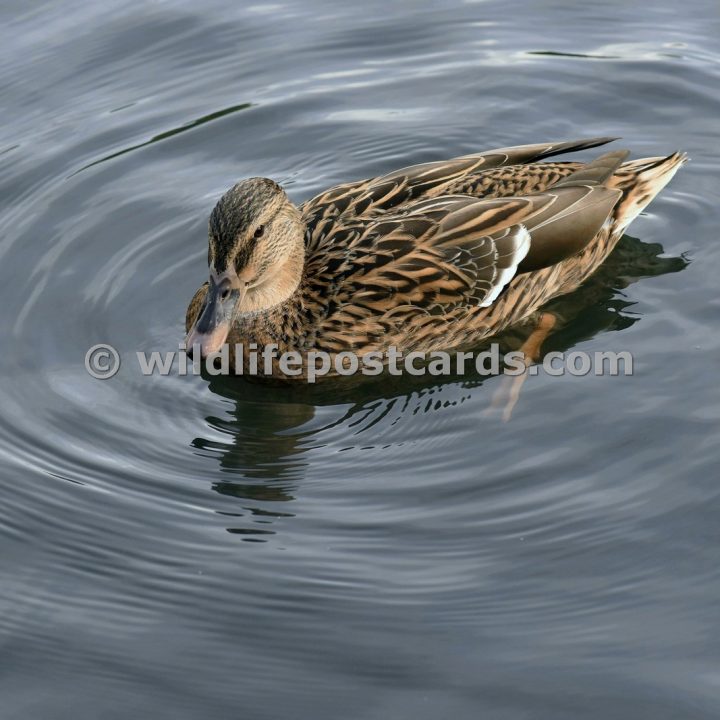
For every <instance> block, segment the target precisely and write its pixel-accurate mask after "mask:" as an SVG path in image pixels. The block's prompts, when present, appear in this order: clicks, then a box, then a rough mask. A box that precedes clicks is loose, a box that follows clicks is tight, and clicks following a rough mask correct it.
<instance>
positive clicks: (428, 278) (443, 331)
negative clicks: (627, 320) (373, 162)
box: [187, 138, 684, 354]
mask: <svg viewBox="0 0 720 720" xmlns="http://www.w3.org/2000/svg"><path fill="white" fill-rule="evenodd" d="M608 141H609V138H595V139H591V140H583V141H577V142H569V143H559V144H541V145H528V146H520V147H515V148H506V149H501V150H494V151H490V152H486V153H481V154H477V155H470V156H466V157H461V158H456V159H454V160H449V161H446V162H436V163H427V164H424V165H416V166H413V167H409V168H405V169H402V170H398V171H396V172H393V173H390V174H389V175H385V176H382V177H378V178H373V179H370V180H365V181H361V182H353V183H348V184H345V185H340V186H337V187H334V188H331V189H329V190H328V191H326V192H325V193H322V194H320V195H318V196H316V197H314V198H312V199H311V200H308V201H307V202H305V203H303V204H302V205H301V206H300V207H299V208H298V209H297V210H299V212H297V210H296V209H295V208H294V206H292V204H291V203H290V202H289V201H288V200H287V198H286V197H285V195H284V193H283V192H282V190H281V189H280V188H279V186H277V185H275V183H273V182H272V181H268V180H264V179H255V180H253V181H245V183H240V184H239V185H238V186H236V188H235V189H233V191H231V192H230V193H228V195H226V196H225V197H224V198H223V199H222V200H221V201H220V202H219V203H218V206H217V207H216V209H215V210H214V211H213V213H212V215H211V222H210V261H211V267H214V269H215V270H216V271H218V272H220V271H223V270H225V269H226V265H227V264H228V263H233V262H234V263H235V269H236V270H237V271H238V272H241V271H242V270H243V264H244V263H247V262H249V261H248V257H249V256H250V254H251V253H252V252H255V249H254V247H255V245H254V244H255V243H257V242H261V243H268V244H270V243H273V242H274V243H275V247H274V249H273V253H274V254H270V255H267V257H273V258H279V257H280V256H281V250H282V247H283V242H284V240H283V238H285V237H287V238H289V237H290V236H291V234H292V232H298V233H299V232H302V233H303V234H304V241H303V245H304V247H301V249H300V251H299V253H300V255H299V257H298V258H297V259H296V260H295V261H294V262H295V263H296V264H297V265H299V266H300V267H298V268H297V278H298V280H297V281H296V282H297V287H296V288H295V289H294V291H293V292H291V293H290V294H288V296H287V297H286V298H284V299H282V300H281V301H280V302H278V303H277V304H272V305H271V306H270V307H260V308H256V309H254V310H253V311H252V312H243V311H242V308H241V309H240V311H239V312H236V313H235V314H234V315H233V318H232V326H231V328H230V331H229V335H228V338H227V341H228V342H229V343H231V344H234V343H243V344H244V345H245V346H246V348H247V347H248V345H249V343H256V344H257V345H258V346H262V345H264V344H267V343H277V344H278V346H279V350H280V352H282V351H285V350H299V351H301V352H305V351H308V350H324V351H327V352H329V353H338V352H341V351H345V350H352V351H354V352H356V353H358V354H363V353H367V352H370V351H378V350H379V351H384V350H386V349H387V348H388V347H389V346H391V345H393V346H395V347H397V348H398V350H401V351H403V352H405V353H407V352H410V351H413V350H418V351H424V352H428V351H432V350H450V349H453V348H459V347H469V346H472V345H473V344H475V343H477V342H479V341H480V340H482V339H484V338H486V337H488V336H490V335H493V334H495V333H498V332H500V331H501V330H503V329H504V328H506V327H507V326H509V325H512V324H514V323H517V322H518V321H520V320H522V319H523V318H525V317H527V316H528V315H529V314H531V313H532V312H534V311H535V310H537V309H538V308H539V307H540V306H541V305H543V304H544V303H545V302H547V301H548V300H550V299H551V298H553V297H555V296H556V295H559V294H562V293H567V292H570V291H571V290H573V289H575V288H576V287H577V286H578V285H579V284H580V283H581V282H582V281H583V280H584V279H585V278H587V277H588V276H589V275H590V274H591V273H592V272H593V271H594V270H595V269H596V268H597V266H598V265H599V264H600V263H601V262H602V261H603V260H604V259H605V257H607V255H608V253H609V252H610V251H611V250H612V248H613V247H614V245H615V243H616V242H617V240H618V239H619V237H620V236H621V235H622V233H623V231H624V229H625V228H626V227H627V225H628V224H629V223H630V222H631V221H632V219H633V218H634V217H635V216H636V215H637V214H638V213H639V212H640V210H642V208H643V207H644V206H645V205H647V203H649V202H650V200H652V198H653V197H654V196H655V195H656V194H657V193H658V192H659V191H660V190H661V189H662V187H664V185H665V184H666V183H667V182H668V181H669V180H670V178H671V177H672V175H673V174H674V172H675V171H676V170H677V168H678V167H679V166H680V165H681V164H682V162H683V161H684V156H682V155H679V154H677V153H676V154H674V155H670V156H669V157H667V158H646V159H643V160H635V161H631V162H623V161H624V159H625V156H626V153H623V152H615V153H608V154H606V155H603V156H602V157H600V158H598V159H596V160H595V161H593V162H592V163H589V164H585V163H579V162H552V161H551V162H544V160H545V159H546V158H549V157H552V156H555V155H558V154H561V153H564V152H569V151H573V150H582V149H587V148H592V147H596V146H598V145H602V144H604V143H605V142H608ZM268 205H272V206H273V207H274V208H275V210H273V212H276V211H277V212H278V213H281V214H282V213H285V214H284V215H282V218H281V219H282V223H283V224H281V225H277V227H279V228H280V230H276V231H273V232H275V233H276V234H277V237H275V238H274V239H273V238H272V237H268V238H265V239H262V240H259V241H257V240H252V238H251V236H250V235H249V234H248V232H249V230H248V228H249V229H250V230H252V227H253V223H255V222H257V221H258V218H261V217H262V216H263V213H264V210H263V208H264V207H265V206H268ZM277 208H280V209H279V210H277ZM268 212H269V211H268ZM293 213H295V214H293ZM278 222H279V221H278ZM293 223H295V224H296V225H297V228H296V229H295V230H293V228H294V227H295V226H294V225H293ZM260 232H262V228H260ZM243 233H245V234H243ZM249 238H250V239H249ZM287 242H288V243H289V242H290V241H289V240H288V241H287ZM288 247H289V245H288ZM278 248H280V250H278ZM261 249H262V252H260V250H257V255H258V257H260V256H261V255H262V253H265V252H266V249H265V247H264V246H262V248H261ZM267 252H268V253H269V252H270V251H269V250H268V251H267ZM278 253H280V254H278ZM263 257H264V256H263ZM257 263H258V264H259V265H262V263H263V261H262V260H260V259H259V260H258V261H257ZM265 265H267V263H265ZM263 272H265V270H263ZM207 287H208V286H207V283H206V284H205V285H204V286H203V287H201V288H200V290H198V292H197V293H196V294H195V296H194V297H193V299H192V301H191V303H190V306H189V308H188V312H187V327H188V329H189V328H191V327H192V326H193V325H194V324H195V322H196V320H197V319H198V317H199V315H200V314H201V312H202V311H203V306H204V304H205V302H206V294H207Z"/></svg>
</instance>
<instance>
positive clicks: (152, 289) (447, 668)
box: [0, 0, 720, 720]
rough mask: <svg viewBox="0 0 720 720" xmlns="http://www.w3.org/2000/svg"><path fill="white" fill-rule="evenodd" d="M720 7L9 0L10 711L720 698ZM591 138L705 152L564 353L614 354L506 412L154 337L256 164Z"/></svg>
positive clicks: (299, 165)
mask: <svg viewBox="0 0 720 720" xmlns="http://www.w3.org/2000/svg"><path fill="white" fill-rule="evenodd" d="M718 37H720V7H718V5H717V3H716V2H713V1H711V0H692V1H691V2H686V3H682V4H681V5H678V4H677V3H674V2H670V0H661V1H660V2H656V3H644V2H643V3H640V2H637V3H635V2H630V3H629V2H627V0H606V1H604V2H602V3H589V2H583V3H581V2H570V1H569V0H566V1H562V0H555V1H553V0H548V1H547V2H541V1H540V0H534V1H532V0H531V1H529V2H518V3H507V2H500V1H499V0H488V1H486V2H468V3H464V4H462V3H457V4H453V3H449V2H448V3H420V2H417V3H410V2H394V3H389V2H375V0H372V1H371V2H363V3H360V2H356V3H338V2H322V1H320V0H313V2H300V0H289V1H288V2H286V1H284V0H281V1H280V2H278V3H273V4H266V5H264V4H256V5H246V4H245V3H238V2H230V0H210V1H209V2H202V3H199V2H190V1H189V0H187V1H185V0H169V1H168V2H148V3H132V2H128V1H126V0H107V1H106V0H103V2H102V3H88V2H79V1H76V0H64V1H63V2H32V1H31V2H27V1H26V0H22V1H20V0H6V1H5V2H4V3H3V4H2V6H0V67H1V68H2V73H1V74H0V100H1V103H2V104H1V106H0V107H1V108H2V127H1V128H0V288H1V292H2V313H0V328H1V331H2V332H1V337H2V340H3V345H2V347H3V352H2V354H1V355H0V408H2V420H1V421H0V458H1V459H2V483H1V484H0V542H1V544H0V569H1V572H2V575H1V576H0V577H1V582H0V718H2V720H10V719H13V720H14V719H15V718H17V719H21V720H36V719H37V720H44V719H45V718H50V719H52V720H57V719H64V718H72V719H73V720H83V719H85V718H88V719H91V718H92V719H94V718H109V719H111V718H123V719H124V718H153V720H163V719H165V718H167V719H172V720H181V719H184V718H253V719H256V718H259V719H268V720H270V719H277V718H288V719H290V718H301V719H303V720H304V719H305V718H313V719H317V720H324V719H326V718H327V719H333V720H334V719H336V718H343V719H345V718H347V719H352V720H356V719H357V720H360V719H362V720H365V719H367V720H370V719H372V720H375V719H378V718H379V719H384V718H388V719H392V720H401V719H402V718H412V720H424V719H425V718H427V719H428V720H435V719H436V718H438V717H458V718H492V719H498V720H520V719H527V718H533V720H534V719H538V718H539V719H541V720H545V719H547V720H563V719H565V718H567V719H568V720H577V718H602V719H603V720H606V719H608V718H612V719H613V720H618V719H621V718H628V719H632V720H638V719H639V718H652V720H662V719H664V718H668V719H672V720H676V719H677V718H683V719H684V720H687V719H694V718H716V717H718V714H719V712H720V711H719V710H718V706H719V704H720V639H719V638H720V633H719V632H718V630H719V627H718V626H719V623H720V611H719V608H718V597H719V596H720V567H719V564H718V542H719V541H720V531H719V530H718V528H719V527H720V525H719V523H718V513H719V512H720V487H719V486H718V465H719V463H718V460H719V459H720V451H719V449H718V421H720V389H719V387H718V380H717V378H718V358H719V357H720V354H719V353H720V334H719V332H718V331H719V330H720V313H719V312H718V311H719V310H720V302H719V301H718V292H717V287H718V286H717V283H718V277H719V276H720V242H719V239H718V230H717V225H718V221H719V220H720V213H719V212H718V200H719V199H720V198H719V193H718V166H719V165H720V143H719V142H718V135H719V133H718V130H719V129H720V128H719V126H718V122H719V120H718V118H720V47H719V44H718ZM608 134H612V135H619V136H622V137H623V141H622V146H623V147H628V148H630V149H631V150H632V151H633V154H634V156H635V157H641V156H645V155H659V154H666V153H669V152H671V151H673V150H676V149H680V150H684V151H687V152H688V153H689V154H690V156H691V158H692V162H691V163H690V164H688V165H687V166H686V167H685V168H683V169H682V170H681V171H680V172H679V173H678V175H677V176H676V177H675V179H674V180H673V181H672V183H671V185H670V186H669V187H668V188H667V189H666V190H665V191H664V192H663V193H662V195H661V196H660V197H659V198H658V199H657V200H656V201H655V202H653V203H652V205H651V206H650V207H649V209H648V210H647V211H646V212H645V213H644V214H643V215H642V216H641V217H640V218H638V219H637V220H636V221H635V222H634V223H633V225H632V227H631V229H630V233H631V235H630V236H627V237H625V238H624V239H623V241H622V243H621V245H620V247H619V248H618V250H617V251H616V252H615V253H614V254H613V256H612V257H611V258H610V259H609V260H608V262H607V264H606V265H605V266H604V267H603V268H602V270H601V271H600V272H598V273H597V274H596V275H595V276H594V277H593V278H592V279H591V280H590V281H588V283H586V285H585V286H584V287H583V288H581V289H580V290H578V291H577V292H576V293H573V294H572V295H570V296H568V297H566V298H563V299H562V300H560V301H559V302H558V303H556V309H557V311H558V314H559V316H560V317H561V318H562V319H563V321H562V322H561V323H560V325H559V326H558V329H557V331H556V332H554V334H553V335H552V337H551V338H550V339H549V340H548V342H547V343H546V344H545V346H544V350H546V351H549V350H565V351H567V350H582V351H585V352H595V351H611V352H612V351H615V352H620V351H628V352H631V353H632V354H633V356H634V358H635V366H634V374H633V375H632V376H631V377H612V376H602V377H596V376H594V375H589V376H586V377H573V376H570V375H566V376H563V377H550V376H548V375H546V374H543V373H541V374H539V375H538V376H537V377H532V378H530V379H529V380H528V381H527V383H526V384H525V386H524V388H523V391H522V394H521V396H520V400H519V402H518V405H517V407H516V408H515V411H514V414H513V417H512V419H511V421H510V422H509V423H502V422H500V421H499V419H498V417H497V416H495V415H493V414H492V413H491V414H488V413H487V412H486V410H487V408H488V407H489V406H490V404H491V402H492V397H493V394H494V392H495V391H496V389H497V387H498V385H499V383H500V380H501V379H500V378H482V377H475V378H472V377H468V378H460V379H457V378H456V379H454V380H453V379H446V380H445V381H444V382H439V381H438V380H437V379H432V378H427V379H424V380H422V381H413V382H412V383H411V382H408V381H406V380H395V379H392V378H391V379H384V380H381V381H380V382H374V383H372V384H371V385H361V386H351V385H350V384H348V385H347V387H344V386H343V385H340V387H335V388H333V389H332V390H329V389H327V388H323V387H322V386H319V387H317V388H314V389H312V388H310V389H307V388H295V389H282V388H267V387H263V386H259V385H257V384H253V383H248V382H246V381H244V380H242V379H237V378H235V379H233V378H225V379H213V378H209V377H207V376H206V377H192V376H188V377H184V378H183V377H178V376H177V375H173V376H170V377H160V376H154V377H144V376H142V375H141V373H140V372H139V370H138V368H137V364H136V363H134V358H135V351H137V350H148V351H149V350H173V349H177V346H178V342H179V341H181V340H182V337H183V329H184V328H183V322H184V311H185V307H186V305H187V302H188V300H189V299H190V297H191V296H192V294H193V292H194V291H195V289H196V288H197V287H198V286H199V285H200V283H201V282H203V280H204V279H205V278H206V272H207V270H206V223H207V216H208V214H209V212H210V210H211V208H212V206H213V204H214V203H215V201H216V199H217V198H218V197H219V195H220V194H221V193H222V192H223V191H224V190H225V189H227V188H228V187H229V186H230V185H231V184H233V183H234V182H235V181H237V180H238V179H240V178H243V177H246V176H253V175H264V176H268V177H272V178H275V179H276V180H278V181H280V182H282V183H283V184H284V185H285V186H286V188H287V189H288V192H289V194H290V195H291V197H292V198H293V199H294V200H296V201H298V202H299V201H302V200H304V199H306V198H308V197H310V196H311V195H312V194H313V193H315V192H318V191H320V190H322V189H324V188H326V187H328V186H330V185H332V184H334V183H338V182H342V181H346V180H350V179H356V178H362V177H366V176H370V175H376V174H379V173H382V172H386V171H389V170H391V169H394V168H396V167H400V166H403V165H408V164H412V163H416V162H422V161H428V160H438V159H443V158H447V157H452V156H456V155H460V154H464V153H469V152H473V151H477V150H480V149H485V148H492V147H499V146H506V145H514V144H520V143H527V142H540V141H554V140H566V139H572V138H576V137H585V136H593V135H608ZM593 152H594V153H597V152H598V151H593ZM593 152H591V153H589V154H588V155H587V156H592V154H593ZM100 342H109V343H112V344H113V345H114V346H116V347H117V348H118V350H119V351H120V354H121V358H122V360H123V366H122V369H121V371H120V373H119V374H118V375H117V376H116V377H114V378H113V379H111V380H107V381H100V380H95V379H93V378H92V377H90V376H89V375H88V374H87V373H86V372H85V369H84V365H83V358H84V355H85V352H86V350H87V349H88V347H90V346H91V345H93V344H95V343H100Z"/></svg>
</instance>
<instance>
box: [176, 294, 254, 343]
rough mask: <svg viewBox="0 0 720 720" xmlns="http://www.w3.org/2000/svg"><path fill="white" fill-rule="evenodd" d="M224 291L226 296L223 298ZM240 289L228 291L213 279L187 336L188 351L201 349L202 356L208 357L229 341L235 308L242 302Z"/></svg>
mask: <svg viewBox="0 0 720 720" xmlns="http://www.w3.org/2000/svg"><path fill="white" fill-rule="evenodd" d="M223 292H225V293H226V297H225V298H223V297H222V295H223ZM240 295H241V293H240V291H239V290H234V289H233V290H230V291H229V292H227V290H226V288H224V287H223V284H222V283H221V284H219V285H218V284H215V283H214V282H213V281H212V280H211V281H210V286H209V287H208V293H207V297H206V299H205V305H204V306H203V309H202V311H201V313H200V317H199V318H198V319H197V321H196V322H195V325H194V326H193V327H192V328H191V329H190V332H189V333H188V334H187V337H186V338H185V347H186V349H187V350H188V352H190V353H193V352H196V351H197V350H199V351H200V356H201V357H207V356H208V355H211V354H212V353H215V352H219V351H220V350H221V349H222V346H223V345H224V344H225V342H226V341H227V338H228V335H229V333H230V327H231V324H232V318H233V315H234V314H235V308H236V307H237V306H238V303H239V302H240V299H241V298H240Z"/></svg>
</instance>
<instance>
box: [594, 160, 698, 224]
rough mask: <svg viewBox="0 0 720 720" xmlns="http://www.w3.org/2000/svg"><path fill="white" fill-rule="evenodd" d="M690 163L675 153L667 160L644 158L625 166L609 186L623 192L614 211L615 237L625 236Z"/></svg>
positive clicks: (615, 175) (618, 171)
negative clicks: (627, 229) (679, 171)
mask: <svg viewBox="0 0 720 720" xmlns="http://www.w3.org/2000/svg"><path fill="white" fill-rule="evenodd" d="M687 160H688V157H687V155H686V154H685V153H680V152H675V153H673V154H672V155H668V156H667V157H652V158H642V159H640V160H632V161H630V162H627V163H624V164H623V165H621V166H620V167H619V168H618V170H617V171H616V172H615V174H614V176H613V177H612V178H611V179H610V180H609V181H608V183H607V186H608V187H611V188H617V189H618V190H621V191H622V196H621V197H620V200H619V201H618V203H617V205H616V206H615V209H614V211H613V218H614V222H613V233H614V234H616V235H617V236H618V237H619V236H620V235H622V234H623V232H625V228H627V226H628V225H629V224H630V223H631V222H632V221H633V220H634V219H635V218H636V217H637V216H638V215H639V214H640V213H641V212H642V211H643V210H644V209H645V208H646V207H647V206H648V205H649V204H650V203H651V202H652V200H653V198H654V197H655V196H656V195H657V194H658V193H659V192H660V191H661V190H662V189H663V188H664V187H665V186H666V185H667V184H668V183H669V182H670V180H671V179H672V177H673V175H675V173H676V172H677V171H678V170H679V169H680V168H681V167H682V166H683V165H684V164H685V163H686V162H687Z"/></svg>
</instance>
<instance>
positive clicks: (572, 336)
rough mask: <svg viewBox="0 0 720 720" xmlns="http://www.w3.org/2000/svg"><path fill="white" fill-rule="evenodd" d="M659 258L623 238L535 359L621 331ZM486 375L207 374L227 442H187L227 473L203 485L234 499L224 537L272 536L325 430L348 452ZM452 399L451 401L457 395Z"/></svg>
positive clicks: (569, 301) (672, 261)
mask: <svg viewBox="0 0 720 720" xmlns="http://www.w3.org/2000/svg"><path fill="white" fill-rule="evenodd" d="M662 254H663V249H662V246H660V245H659V244H650V243H644V242H642V241H640V240H638V239H637V238H633V237H630V236H625V237H624V238H623V239H622V240H621V241H620V243H619V244H618V246H617V248H616V249H615V251H614V252H613V253H612V254H611V255H610V257H609V258H608V260H607V261H606V262H605V263H604V264H603V266H602V267H601V268H600V269H599V270H598V272H596V273H595V274H594V275H593V276H592V277H591V278H590V279H589V280H588V281H587V282H586V283H585V284H584V285H583V286H582V287H581V288H579V289H578V290H576V291H575V292H573V293H572V294H569V295H565V296H563V297H559V298H557V299H556V300H554V301H552V302H551V303H549V304H548V305H547V306H546V307H545V308H543V309H544V310H546V311H550V312H552V313H553V315H554V316H555V317H556V318H557V320H558V322H557V324H556V326H555V328H554V329H553V332H552V334H551V335H550V336H549V337H548V339H547V340H546V342H545V343H544V345H543V348H542V351H543V354H546V353H548V352H550V351H560V352H567V351H569V350H570V349H572V348H573V347H574V346H576V345H577V344H578V343H579V342H582V341H586V340H588V339H590V338H592V337H594V336H596V335H598V334H600V333H602V332H606V331H611V330H623V329H625V328H627V327H629V326H631V325H633V324H634V323H635V322H637V321H638V320H639V319H640V317H641V316H640V315H639V314H636V313H633V312H632V310H631V309H630V308H631V307H632V305H633V302H632V301H631V300H628V299H627V298H626V297H625V296H624V295H623V293H622V292H621V291H622V290H623V289H624V288H626V287H627V286H628V285H630V284H631V283H633V282H635V281H637V280H639V279H641V278H646V277H655V276H659V275H664V274H667V273H673V272H679V271H680V270H683V269H684V268H685V267H686V266H687V264H688V263H687V260H686V259H685V258H683V257H662ZM532 329H533V325H532V319H530V321H529V322H527V323H525V324H524V325H523V326H521V327H517V328H514V329H513V330H512V331H511V332H508V333H505V334H504V335H503V336H502V337H500V338H496V339H495V341H496V342H499V344H500V347H501V349H502V351H503V352H506V351H508V350H511V349H516V348H518V347H520V345H521V344H522V343H523V342H524V340H525V339H526V338H527V336H528V335H529V333H530V332H531V331H532ZM470 365H471V364H468V370H469V369H470ZM487 379H488V377H487V376H483V375H480V374H477V373H473V374H465V375H463V376H456V377H443V378H438V377H429V376H409V375H403V376H401V377H391V376H382V377H380V378H339V379H327V380H325V381H323V382H318V383H317V384H316V385H314V386H309V385H301V384H292V385H290V386H268V385H264V384H261V383H256V382H249V381H247V380H245V379H243V378H237V377H220V376H218V377H209V378H208V380H209V386H210V390H211V391H212V392H213V393H215V394H217V395H219V396H221V397H223V398H226V399H228V400H231V401H232V411H231V413H230V414H229V416H225V417H223V418H219V417H208V418H207V421H208V423H209V424H210V426H212V427H213V428H215V429H218V430H220V431H221V432H223V433H224V434H226V435H227V438H228V439H227V442H217V441H214V440H208V439H203V438H197V439H196V440H195V441H194V442H193V445H194V446H195V447H197V448H201V449H203V450H210V451H213V452H212V454H216V455H217V456H218V462H219V465H220V468H221V469H222V470H223V471H224V472H225V474H226V477H225V479H223V480H222V481H218V482H215V483H213V486H212V487H213V489H214V490H215V491H217V492H218V493H221V494H222V495H225V496H228V497H232V498H235V499H236V500H237V504H238V508H237V511H235V510H233V509H232V508H228V509H227V512H225V511H223V514H224V515H228V516H233V515H235V516H238V517H240V516H242V517H243V519H244V521H245V522H244V525H245V527H244V528H242V527H238V526H237V525H236V526H235V527H231V528H228V531H229V532H234V533H238V534H242V535H243V536H244V539H246V540H254V541H256V542H257V541H261V540H262V539H263V538H262V536H263V535H267V534H272V533H273V531H272V530H271V526H272V525H273V524H274V523H275V522H276V521H277V520H278V519H279V518H284V517H288V516H289V517H292V513H291V512H290V510H289V508H288V507H287V506H286V507H284V508H282V507H281V506H280V503H283V504H285V503H289V502H290V501H292V500H293V499H294V492H295V488H296V487H297V485H298V481H299V480H301V479H302V478H303V477H304V476H305V474H306V470H307V466H308V462H309V459H308V458H307V457H306V455H307V452H308V451H309V450H310V448H313V447H319V446H322V444H323V436H324V434H325V433H326V432H327V431H329V430H332V429H337V428H338V427H339V428H344V429H345V431H346V435H347V436H348V445H349V446H351V445H353V443H355V442H357V440H358V437H359V436H361V435H362V434H363V433H367V431H368V430H369V429H370V428H371V427H373V426H374V425H376V424H377V423H378V422H380V421H382V420H383V419H385V418H386V417H387V416H388V415H389V414H392V415H393V416H394V418H395V419H397V421H401V422H402V421H404V420H408V419H410V418H412V416H414V415H417V414H418V413H426V412H431V411H433V410H434V409H436V408H437V407H447V405H448V404H453V402H454V401H453V400H452V399H450V400H448V399H447V398H450V397H452V396H453V394H452V393H447V394H445V393H443V394H445V395H446V398H445V399H443V401H442V402H439V401H438V394H439V393H438V391H439V390H446V389H448V388H447V387H446V386H449V385H451V386H455V387H456V388H458V389H460V390H461V392H460V396H463V395H467V394H469V393H471V392H473V393H474V392H477V388H479V387H480V386H481V385H482V384H483V383H484V382H485V381H486V380H487ZM454 398H455V401H458V394H457V393H455V394H454ZM248 519H249V520H250V522H249V523H248V522H247V521H248ZM238 524H240V523H238Z"/></svg>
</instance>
